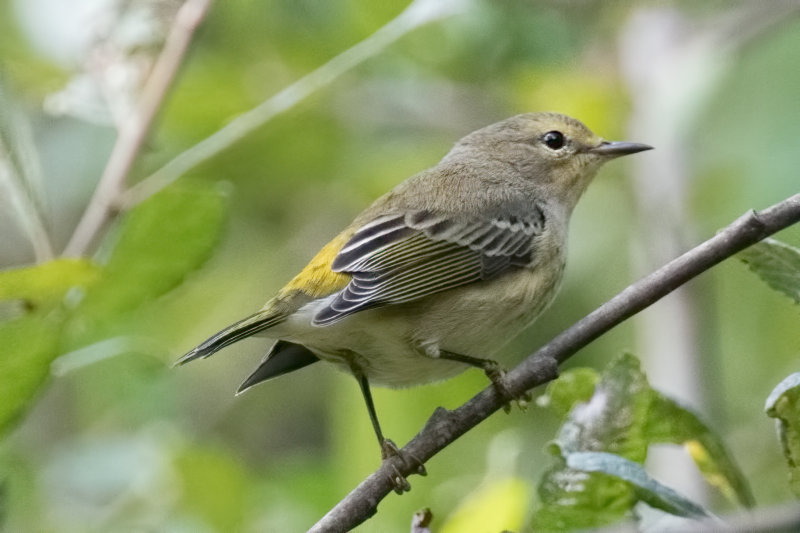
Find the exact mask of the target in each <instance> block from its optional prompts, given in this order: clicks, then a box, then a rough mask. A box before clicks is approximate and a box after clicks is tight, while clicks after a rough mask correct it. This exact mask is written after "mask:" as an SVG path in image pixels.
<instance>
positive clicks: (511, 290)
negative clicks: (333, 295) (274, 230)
mask: <svg viewBox="0 0 800 533" xmlns="http://www.w3.org/2000/svg"><path fill="white" fill-rule="evenodd" d="M541 270H544V271H545V272H548V274H547V275H542V274H541V273H539V272H536V271H531V270H527V269H520V270H519V271H517V272H514V273H510V274H507V275H505V276H503V277H502V278H499V279H496V280H492V281H486V282H481V283H478V284H474V285H469V286H465V287H460V288H457V289H452V290H449V291H445V292H441V293H438V294H434V295H431V296H428V297H426V298H423V299H420V300H417V301H413V302H409V303H405V304H399V305H388V306H385V307H379V308H376V309H371V310H366V311H361V312H359V313H355V314H353V315H351V316H349V317H347V318H345V319H343V320H341V321H340V322H336V323H334V324H331V325H330V326H324V327H315V326H311V325H310V323H311V318H312V317H313V315H314V313H315V312H316V310H317V309H319V308H320V306H321V305H324V302H318V303H313V304H309V305H308V306H307V308H304V309H301V310H300V311H299V312H297V313H295V315H294V316H293V317H292V318H291V319H290V323H289V324H286V335H282V336H281V337H282V338H285V339H287V340H290V341H293V342H298V343H301V344H303V345H305V346H306V347H308V348H309V349H311V350H312V351H313V352H314V353H315V354H316V355H317V356H319V357H320V358H321V359H323V360H326V361H329V362H331V363H334V364H336V365H337V366H339V367H341V368H343V369H345V370H348V371H352V369H353V367H354V366H355V367H356V368H358V369H359V370H360V371H361V372H364V373H365V374H366V376H367V377H368V378H369V380H370V382H371V383H374V384H377V385H385V386H389V387H408V386H412V385H417V384H423V383H428V382H431V381H438V380H442V379H447V378H449V377H452V376H455V375H456V374H459V373H460V372H462V371H464V370H466V369H467V368H469V366H467V365H465V364H463V363H457V362H453V361H450V360H446V359H442V358H438V357H436V354H437V353H438V352H439V351H440V350H443V351H448V352H454V353H458V354H462V355H469V356H472V357H479V358H492V357H493V355H494V354H495V353H496V352H497V351H498V350H499V349H500V348H501V347H502V346H503V345H505V344H506V343H507V342H508V341H509V340H511V339H512V338H513V337H514V336H516V335H517V334H518V333H519V332H520V331H521V330H522V329H524V328H525V327H526V326H528V325H529V324H530V323H531V322H532V321H533V320H534V319H535V318H536V317H537V316H538V315H539V314H540V313H541V312H542V311H543V310H544V309H545V308H546V307H547V306H548V305H549V304H550V302H551V301H552V299H553V297H554V296H555V293H556V291H557V289H558V285H559V283H560V280H561V274H562V271H563V265H560V266H559V268H555V269H540V271H541ZM276 329H277V328H276ZM281 329H283V328H281Z"/></svg>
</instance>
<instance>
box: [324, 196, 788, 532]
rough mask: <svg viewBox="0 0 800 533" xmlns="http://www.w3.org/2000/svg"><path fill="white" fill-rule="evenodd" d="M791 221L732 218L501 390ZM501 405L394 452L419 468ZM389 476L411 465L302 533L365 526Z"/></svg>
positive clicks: (428, 428)
mask: <svg viewBox="0 0 800 533" xmlns="http://www.w3.org/2000/svg"><path fill="white" fill-rule="evenodd" d="M797 222H800V194H795V195H794V196H792V197H790V198H787V199H786V200H784V201H782V202H780V203H777V204H775V205H773V206H771V207H769V208H767V209H765V210H763V211H760V212H756V211H750V212H748V213H746V214H745V215H743V216H741V217H739V218H738V219H737V220H735V221H734V222H733V223H732V224H730V225H729V226H728V227H726V228H725V229H724V230H722V231H720V232H719V233H718V234H717V235H715V236H714V237H712V238H711V239H708V240H707V241H705V242H704V243H702V244H700V245H699V246H696V247H695V248H693V249H692V250H690V251H688V252H686V253H684V254H683V255H681V256H680V257H678V258H676V259H673V260H672V261H670V262H669V263H667V264H666V265H664V266H663V267H661V268H659V269H658V270H656V271H655V272H653V273H652V274H650V275H648V276H646V277H645V278H643V279H641V280H639V281H638V282H636V283H634V284H633V285H630V286H629V287H628V288H626V289H625V290H623V291H622V292H620V293H619V294H618V295H616V296H615V297H614V298H612V299H611V300H609V301H608V302H606V303H605V304H603V305H601V306H600V307H599V308H597V309H596V310H595V311H593V312H592V313H590V314H589V315H587V316H586V317H584V318H583V319H581V320H579V321H578V322H576V323H575V324H574V325H572V326H571V327H570V328H569V329H567V330H565V331H564V332H563V333H561V334H560V335H558V336H557V337H555V338H554V339H553V340H551V341H550V342H549V343H547V344H546V345H545V346H543V347H542V348H540V349H539V350H537V351H536V352H534V353H533V354H531V355H529V356H528V357H527V358H526V359H525V360H524V361H522V362H521V363H520V364H519V365H517V366H516V367H515V368H514V369H513V370H511V371H510V372H508V374H507V375H506V387H507V389H508V391H509V392H511V393H512V394H513V395H515V396H518V395H522V393H524V392H525V391H527V390H529V389H532V388H534V387H536V386H539V385H542V384H544V383H547V382H548V381H551V380H553V379H555V377H556V376H557V374H558V371H557V365H558V364H560V363H563V362H564V361H566V360H567V359H569V358H570V357H571V356H572V355H573V354H575V352H577V351H578V350H579V349H581V348H583V347H584V346H586V345H587V344H589V343H590V342H592V341H593V340H595V339H596V338H598V337H599V336H600V335H602V334H603V333H605V332H606V331H608V330H610V329H611V328H613V327H614V326H616V325H618V324H620V323H622V322H624V321H625V320H627V319H628V318H630V317H631V316H633V315H635V314H636V313H638V312H640V311H642V310H643V309H645V308H647V307H648V306H650V305H652V304H653V303H655V302H656V301H658V300H659V299H661V298H663V297H664V296H666V295H667V294H669V293H670V292H672V291H673V290H675V289H676V288H678V287H680V286H681V285H683V284H684V283H686V282H687V281H689V280H691V279H692V278H694V277H696V276H697V275H699V274H701V273H702V272H704V271H706V270H708V269H709V268H711V267H713V266H714V265H716V264H718V263H720V262H721V261H723V260H724V259H726V258H728V257H730V256H732V255H734V254H736V253H737V252H740V251H741V250H743V249H745V248H747V247H748V246H751V245H753V244H755V243H757V242H759V241H760V240H762V239H764V238H765V237H768V236H769V235H772V234H773V233H775V232H777V231H779V230H781V229H784V228H786V227H788V226H791V225H792V224H795V223H797ZM504 403H505V400H504V399H503V397H502V396H500V395H499V394H498V393H497V391H496V390H495V388H494V387H492V386H490V387H487V388H486V389H484V390H482V391H481V392H479V393H478V394H477V395H475V396H474V397H473V398H472V399H470V400H469V401H468V402H467V403H465V404H464V405H462V406H460V407H458V408H456V409H454V410H452V411H448V410H446V409H444V408H441V407H440V408H438V409H436V411H434V413H433V415H432V416H431V417H430V419H429V420H428V422H427V423H426V424H425V426H424V427H423V428H422V430H421V431H420V432H419V433H418V434H417V435H416V436H415V437H414V438H413V439H412V440H411V441H410V442H409V443H408V444H407V445H406V446H405V447H404V448H403V450H402V451H403V453H404V454H407V455H409V456H412V457H415V458H417V459H419V460H420V461H422V462H425V461H427V460H429V459H430V458H431V457H433V456H434V455H435V454H437V453H438V452H440V451H441V450H443V449H444V448H446V447H447V446H448V445H449V444H451V443H452V442H454V441H455V440H456V439H458V438H459V437H460V436H461V435H463V434H464V433H466V432H467V431H469V430H470V429H472V428H473V427H475V426H476V425H478V424H479V423H480V422H482V421H483V420H485V419H486V418H488V417H489V416H490V415H491V414H492V413H494V412H495V411H497V410H498V409H499V408H500V407H502V406H503V404H504ZM395 469H397V470H398V471H399V472H400V473H402V474H403V475H405V476H408V475H411V474H413V473H415V472H416V465H407V464H404V463H403V461H402V460H401V459H400V458H399V457H392V458H390V459H387V460H385V461H384V462H383V464H381V466H380V468H379V469H378V470H377V471H375V472H374V473H372V474H371V475H370V476H369V477H367V478H366V479H365V480H364V481H362V482H361V484H359V485H358V486H357V487H356V488H355V489H354V490H353V491H352V492H351V493H350V494H348V495H347V496H346V497H345V498H344V499H343V500H342V501H340V502H339V503H338V504H337V505H336V506H335V507H334V508H333V509H331V511H329V512H328V514H326V515H325V516H324V517H322V519H321V520H320V521H319V522H317V524H316V525H314V526H313V527H312V528H311V530H310V531H311V532H315V533H320V532H329V531H349V530H350V529H352V528H354V527H356V526H357V525H358V524H361V523H362V522H364V521H365V520H367V519H368V518H369V517H370V516H372V515H373V514H375V513H376V512H377V507H378V503H379V502H380V501H381V500H382V499H383V498H385V497H386V496H387V495H388V494H389V492H390V491H392V488H393V485H392V477H393V475H392V472H393V471H394V470H395Z"/></svg>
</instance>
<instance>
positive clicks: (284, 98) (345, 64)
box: [122, 0, 467, 207]
mask: <svg viewBox="0 0 800 533" xmlns="http://www.w3.org/2000/svg"><path fill="white" fill-rule="evenodd" d="M466 3H467V0H446V1H442V0H414V1H413V2H411V4H409V6H408V7H407V8H406V9H405V10H403V11H402V12H401V13H400V14H399V15H397V16H396V17H395V18H394V19H392V20H390V21H389V22H388V23H386V24H385V25H384V26H382V27H381V28H379V29H378V30H377V31H376V32H375V33H373V34H372V35H370V36H369V37H367V38H366V39H364V40H363V41H361V42H359V43H357V44H355V45H354V46H352V47H351V48H348V49H347V50H345V51H344V52H342V53H341V54H339V55H337V56H335V57H334V58H333V59H331V60H330V61H328V62H327V63H325V64H324V65H322V66H321V67H319V68H317V69H316V70H314V71H312V72H310V73H309V74H306V75H305V76H303V77H302V78H300V79H299V80H297V81H296V82H294V83H292V84H291V85H289V86H288V87H286V88H284V89H283V90H282V91H280V92H278V93H277V94H275V95H273V96H271V97H270V98H268V99H266V100H264V101H263V102H262V103H261V104H259V105H258V106H256V107H254V108H253V109H251V110H250V111H247V112H245V113H242V114H241V115H239V116H238V117H236V118H234V119H233V120H232V121H231V122H230V123H229V124H228V125H227V126H225V127H223V128H222V129H220V130H218V131H217V132H216V133H214V134H212V135H211V136H209V137H206V138H205V139H203V140H202V141H200V142H199V143H197V144H195V145H194V146H192V147H191V148H189V149H188V150H186V151H185V152H183V153H181V154H179V155H178V156H176V157H175V158H174V159H172V160H171V161H170V162H168V163H167V164H166V165H164V166H163V167H161V168H160V169H158V170H156V171H155V172H154V173H153V174H151V175H150V176H149V177H147V178H146V179H144V180H142V181H141V182H140V183H138V184H136V185H135V186H133V187H131V188H130V190H128V191H127V192H126V193H125V194H124V195H123V202H122V203H123V206H125V207H131V206H133V205H136V204H138V203H139V202H141V201H142V200H144V199H146V198H149V197H150V196H152V195H153V194H155V193H156V192H158V191H160V190H161V189H163V188H164V187H166V186H167V185H169V184H170V183H172V182H173V181H175V180H176V179H178V178H179V177H180V176H182V175H183V174H184V173H186V172H187V171H188V170H190V169H192V168H194V167H196V166H197V165H199V164H200V163H202V162H203V161H206V160H208V159H210V158H211V157H213V156H215V155H217V154H218V153H220V152H222V151H223V150H225V149H227V148H228V147H230V146H231V145H232V144H234V143H235V142H237V141H239V140H240V139H242V138H243V137H245V136H246V135H248V134H250V133H251V132H253V131H254V130H255V129H257V128H259V127H261V126H262V125H264V124H265V123H266V122H268V121H269V120H271V119H272V118H274V117H275V116H276V115H279V114H280V113H283V112H284V111H287V110H289V109H291V108H292V107H294V106H295V105H297V104H298V103H299V102H301V101H302V100H304V99H305V98H307V97H308V96H309V95H311V94H313V93H314V92H315V91H317V90H319V89H322V88H323V87H325V86H327V85H329V84H330V83H331V82H333V81H334V80H335V79H336V78H338V77H339V76H341V75H342V74H344V73H345V72H347V71H349V70H351V69H353V68H355V67H356V66H358V65H360V64H361V63H363V62H364V61H366V60H367V59H369V58H371V57H372V56H374V55H376V54H378V53H379V52H381V51H382V50H383V49H385V48H386V47H388V46H389V45H390V44H392V43H394V42H395V41H397V40H398V39H399V38H401V37H402V36H404V35H405V34H407V33H409V32H410V31H412V30H414V29H416V28H418V27H420V26H423V25H425V24H428V23H430V22H434V21H436V20H440V19H443V18H446V17H449V16H451V15H453V14H455V13H457V12H459V11H460V10H462V9H463V8H464V7H465V6H466Z"/></svg>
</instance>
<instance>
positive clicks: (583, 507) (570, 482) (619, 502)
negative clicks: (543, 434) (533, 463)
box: [531, 459, 636, 531]
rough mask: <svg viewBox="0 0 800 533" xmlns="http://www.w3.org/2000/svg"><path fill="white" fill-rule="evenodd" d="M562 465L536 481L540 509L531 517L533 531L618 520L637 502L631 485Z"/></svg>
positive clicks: (585, 526)
mask: <svg viewBox="0 0 800 533" xmlns="http://www.w3.org/2000/svg"><path fill="white" fill-rule="evenodd" d="M560 462H561V464H560V465H558V466H556V467H554V468H552V469H551V470H549V471H548V472H547V473H545V475H544V476H543V477H542V480H541V481H540V483H539V488H538V494H539V500H540V502H541V508H540V509H539V510H537V511H536V514H535V515H534V517H533V519H532V523H531V526H532V529H533V531H568V530H573V529H588V528H595V527H600V526H604V525H608V524H612V523H614V522H617V521H618V520H620V519H621V518H623V517H624V516H625V515H626V514H627V513H628V512H630V510H631V509H632V508H633V506H634V505H635V504H636V497H635V493H634V491H633V489H631V487H630V485H629V484H628V483H626V482H624V481H622V480H620V479H616V478H614V477H611V476H607V475H604V474H600V473H591V472H582V471H580V470H575V469H573V468H569V467H568V466H566V464H565V463H564V462H563V459H562V460H560Z"/></svg>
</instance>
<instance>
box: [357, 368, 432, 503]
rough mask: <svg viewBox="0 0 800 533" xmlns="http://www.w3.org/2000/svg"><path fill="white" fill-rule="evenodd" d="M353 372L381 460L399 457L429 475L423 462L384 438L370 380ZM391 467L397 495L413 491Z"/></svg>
mask: <svg viewBox="0 0 800 533" xmlns="http://www.w3.org/2000/svg"><path fill="white" fill-rule="evenodd" d="M352 370H353V375H355V377H356V379H357V380H358V384H359V386H360V387H361V394H362V395H363V396H364V402H365V403H366V404H367V411H368V412H369V419H370V421H371V422H372V428H373V429H374V430H375V436H376V437H378V444H379V445H380V447H381V458H382V459H383V460H386V459H389V458H390V457H393V456H398V457H400V460H402V461H403V462H404V463H405V464H416V470H417V473H418V474H419V475H421V476H425V475H427V474H428V473H427V472H426V471H425V465H424V464H423V462H422V461H420V460H419V459H418V458H417V457H414V456H413V455H411V454H410V453H408V452H404V451H402V450H400V448H398V447H397V445H396V444H395V443H394V442H393V441H391V440H390V439H387V438H385V437H384V436H383V431H381V425H380V422H378V414H377V413H376V412H375V402H373V401H372V392H371V391H370V388H369V380H368V379H367V376H365V375H364V373H363V372H361V370H360V369H358V368H354V367H353V368H352ZM391 467H392V469H393V470H394V473H393V475H392V485H394V491H395V492H396V493H397V494H402V493H403V492H406V491H409V490H411V485H410V484H409V483H408V480H407V479H406V478H405V476H404V475H403V474H401V473H400V471H399V470H398V469H397V467H395V466H394V465H391Z"/></svg>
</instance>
